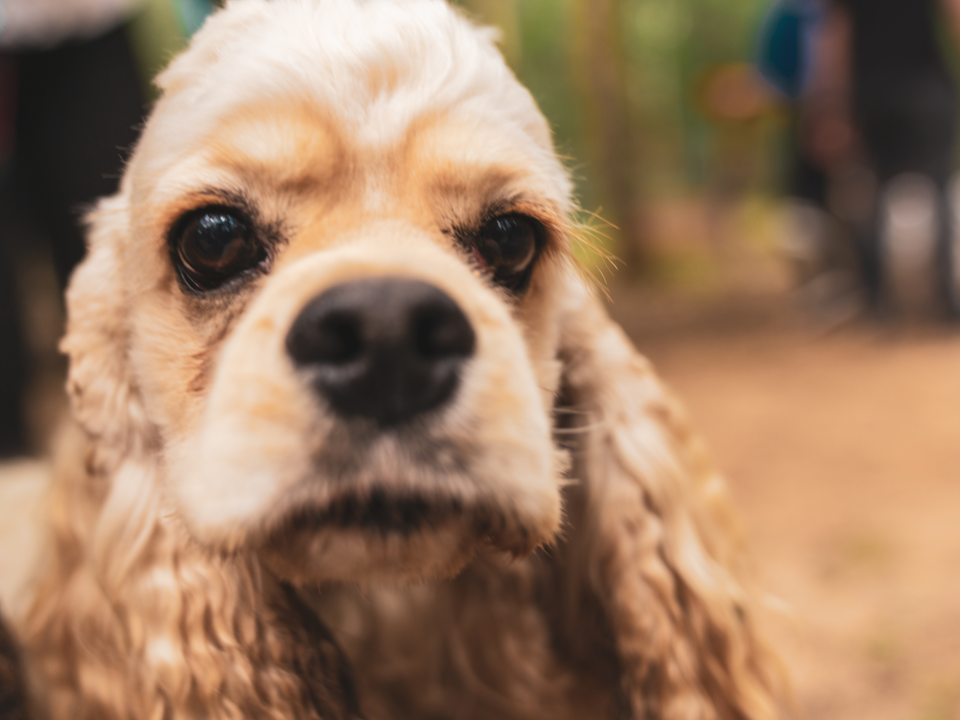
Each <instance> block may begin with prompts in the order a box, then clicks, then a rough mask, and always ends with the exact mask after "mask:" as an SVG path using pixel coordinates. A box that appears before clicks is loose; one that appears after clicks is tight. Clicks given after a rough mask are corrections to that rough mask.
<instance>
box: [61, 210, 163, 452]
mask: <svg viewBox="0 0 960 720" xmlns="http://www.w3.org/2000/svg"><path fill="white" fill-rule="evenodd" d="M87 222H88V223H89V228H90V231H89V233H88V238H87V257H86V259H85V260H84V262H83V263H82V264H81V265H80V266H79V267H78V268H77V270H76V272H75V273H74V274H73V276H72V278H71V280H70V286H69V288H68V289H67V296H66V300H67V332H66V335H65V336H64V338H63V340H62V341H61V343H60V350H61V351H62V352H63V353H65V354H66V355H67V357H68V358H69V359H70V371H69V374H68V376H67V393H68V395H69V397H70V403H71V408H72V410H73V417H74V418H75V419H76V420H77V421H78V422H79V423H80V425H81V426H82V427H83V429H84V430H85V431H86V432H87V433H88V434H89V435H90V437H91V438H93V439H94V440H96V447H97V450H98V451H99V452H100V453H108V454H109V455H110V457H109V458H107V457H104V458H101V460H102V461H104V462H109V461H110V460H111V459H112V461H113V462H114V463H115V462H116V461H117V460H118V459H119V458H123V457H129V456H131V455H142V452H143V450H144V449H145V446H146V445H148V444H150V443H151V440H152V436H153V432H152V429H151V427H150V423H149V421H148V419H147V416H146V414H145V413H144V410H143V407H142V403H141V401H140V397H139V394H138V393H137V389H136V387H135V386H134V384H133V382H132V380H131V378H130V374H129V369H128V364H127V355H126V354H127V349H128V341H127V338H128V336H129V332H128V329H127V327H126V317H127V313H126V312H125V311H124V308H125V306H126V302H127V298H126V297H124V294H123V290H122V288H123V287H124V284H123V283H122V282H120V281H119V278H118V273H119V272H120V270H119V265H118V258H117V253H118V252H119V249H120V247H122V240H123V238H125V237H126V236H127V234H128V232H129V231H128V227H129V222H130V217H129V205H128V201H127V197H126V195H125V194H124V193H119V194H117V195H114V196H113V197H110V198H105V199H103V200H101V201H100V203H99V204H98V205H97V207H96V209H95V210H94V211H93V212H92V213H90V215H89V216H88V217H87Z"/></svg>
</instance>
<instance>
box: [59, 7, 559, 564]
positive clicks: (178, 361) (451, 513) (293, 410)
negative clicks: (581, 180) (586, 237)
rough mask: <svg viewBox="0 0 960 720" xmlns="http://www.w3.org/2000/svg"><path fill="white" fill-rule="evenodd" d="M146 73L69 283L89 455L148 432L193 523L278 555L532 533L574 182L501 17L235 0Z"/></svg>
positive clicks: (403, 547)
mask: <svg viewBox="0 0 960 720" xmlns="http://www.w3.org/2000/svg"><path fill="white" fill-rule="evenodd" d="M159 83H160V85H161V87H162V89H163V91H164V93H163V97H162V98H161V100H160V101H159V103H158V104H157V106H156V108H155V110H154V111H153V113H152V115H151V117H150V119H149V121H148V122H147V125H146V128H145V130H144V133H143V136H142V138H141V140H140V142H139V144H138V146H137V148H136V151H135V153H134V156H133V158H132V160H131V161H130V164H129V166H128V167H127V169H126V172H125V175H124V178H123V182H122V186H121V191H120V193H119V194H118V195H117V196H115V197H113V198H110V199H108V200H106V201H104V202H102V203H101V205H100V207H99V208H98V210H97V211H96V212H95V213H94V214H93V215H92V232H91V243H90V254H89V256H88V258H87V260H86V261H85V263H84V264H83V266H82V267H81V268H80V269H79V270H78V272H77V274H76V276H75V278H74V279H73V282H72V285H71V288H70V291H69V296H68V302H69V316H70V320H69V327H68V335H67V338H66V340H65V341H64V348H65V350H66V351H67V352H68V354H69V355H70V359H71V373H70V391H71V395H72V399H73V403H74V410H75V413H76V415H77V417H78V418H79V420H80V421H81V423H82V424H83V425H84V426H85V427H86V429H87V430H88V432H90V433H91V434H92V435H93V436H94V437H96V438H97V439H98V442H99V444H100V445H101V446H102V448H101V453H102V455H103V456H104V457H106V456H112V457H113V462H122V460H123V458H127V457H131V456H139V457H150V458H157V460H156V462H158V463H159V465H160V473H159V476H160V477H161V478H162V482H161V492H162V494H163V496H164V497H165V502H167V503H168V506H169V508H170V510H171V512H172V514H173V515H175V516H176V517H177V518H179V520H181V521H182V524H183V526H184V527H186V529H187V530H188V531H189V533H190V535H191V536H192V537H193V538H194V539H195V540H197V541H198V542H200V543H201V544H203V545H205V546H207V547H209V548H211V549H213V550H217V551H226V552H232V551H246V550H252V551H255V552H259V553H262V554H263V556H264V557H265V558H267V560H268V562H269V563H270V564H271V565H272V566H273V567H274V568H275V569H276V570H277V571H278V572H279V573H280V574H281V575H282V576H285V577H288V578H290V579H294V580H306V579H341V580H342V579H366V578H369V577H373V576H376V577H383V576H394V577H397V578H405V577H433V576H440V575H444V574H449V573H451V572H454V571H455V570H456V569H457V568H459V567H460V566H461V565H462V564H463V563H464V562H465V561H466V560H467V559H468V558H469V557H470V555H471V554H472V553H473V551H474V550H475V549H476V548H477V547H478V546H480V545H482V544H485V543H488V544H490V545H492V546H494V547H496V548H500V549H502V550H505V551H508V552H511V553H514V554H523V553H525V552H528V551H529V550H531V549H532V548H533V547H535V546H536V545H538V544H540V543H543V542H546V541H548V540H549V539H550V538H551V537H552V535H553V533H554V532H555V531H556V529H557V527H558V525H559V523H560V514H561V510H560V484H561V481H560V477H561V475H562V467H561V465H562V460H561V459H560V457H559V456H558V452H557V450H556V449H555V447H554V445H553V443H552V441H551V429H550V420H549V418H550V411H551V407H552V403H553V397H554V392H555V391H556V388H557V384H558V381H559V377H558V376H559V368H558V363H557V361H556V359H555V358H556V352H557V342H558V340H557V337H558V328H557V324H558V320H557V312H556V307H557V305H558V297H557V296H558V295H559V294H560V293H561V292H562V287H563V285H564V284H565V283H566V282H567V279H568V278H569V277H570V272H569V268H568V259H567V242H568V228H567V217H568V212H569V190H570V188H569V183H568V179H567V175H566V173H565V171H564V169H563V167H562V166H561V164H560V163H559V161H558V160H557V158H556V156H555V154H554V152H553V149H552V145H551V139H550V132H549V128H548V126H547V124H546V122H545V121H544V119H543V117H542V116H541V114H540V113H539V111H538V110H537V108H536V105H535V103H534V101H533V100H532V98H531V97H530V95H529V93H528V92H527V91H526V90H525V89H523V88H522V87H521V86H520V85H519V83H518V82H517V81H516V80H515V78H514V77H513V75H512V74H511V73H510V71H509V70H508V69H507V67H506V66H505V64H504V62H503V60H502V59H501V57H500V55H499V54H498V52H497V51H496V49H495V47H494V45H493V41H492V38H491V34H490V33H489V32H487V31H484V30H480V29H477V28H475V27H473V26H472V25H471V24H470V23H469V22H467V21H466V20H465V19H463V18H462V17H460V16H459V15H458V14H457V13H456V12H455V11H453V10H452V9H451V8H449V7H448V6H447V5H446V4H445V3H444V2H442V1H441V0H405V1H404V2H398V1H397V0H366V1H364V2H360V1H358V0H234V1H233V2H231V3H230V4H229V5H228V7H227V8H226V9H225V10H224V11H222V12H220V13H219V14H217V15H215V16H214V17H212V18H211V19H210V20H209V21H208V22H207V24H206V25H205V26H204V28H203V29H202V30H201V31H200V32H199V33H198V35H197V36H196V37H195V39H194V40H193V43H192V45H191V47H190V48H189V50H188V51H187V52H185V53H184V54H183V55H182V56H180V57H179V58H178V59H177V60H175V61H174V63H173V64H172V65H171V67H170V68H169V69H168V70H167V71H166V72H165V73H164V74H163V75H162V76H161V78H160V81H159ZM111 453H112V455H111Z"/></svg>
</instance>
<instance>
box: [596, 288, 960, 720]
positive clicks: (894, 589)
mask: <svg viewBox="0 0 960 720" xmlns="http://www.w3.org/2000/svg"><path fill="white" fill-rule="evenodd" d="M631 308H632V306H631V304H630V302H629V301H628V302H627V303H624V304H622V305H618V307H617V308H616V310H615V314H617V315H619V316H620V317H621V319H622V320H623V322H624V324H625V325H626V326H627V327H628V330H629V331H630V332H631V334H632V335H633V336H634V337H635V339H636V341H637V342H638V345H640V346H641V347H642V348H643V350H644V351H645V352H646V353H647V354H648V355H649V356H650V357H651V358H652V359H653V360H654V362H655V364H656V365H657V367H658V368H659V370H660V372H661V374H662V375H663V376H664V377H665V378H666V380H667V381H668V382H669V383H670V384H671V385H672V386H673V387H674V388H675V389H676V390H677V391H678V393H679V394H680V395H681V397H682V398H683V399H684V401H685V402H686V404H687V406H688V408H689V410H690V413H691V415H692V416H693V419H694V422H695V423H696V424H697V426H698V427H699V428H700V429H701V430H702V432H703V434H704V435H705V437H706V438H707V441H708V444H709V446H710V447H711V448H712V449H713V452H714V455H715V457H716V459H717V461H718V462H719V464H720V466H721V467H722V468H723V469H724V471H725V472H726V474H727V475H728V478H729V481H730V485H731V487H732V490H733V494H734V497H735V500H736V502H737V504H738V505H739V508H740V510H741V513H742V516H743V519H744V524H745V526H746V529H747V532H748V536H749V538H750V541H751V544H752V549H753V553H754V556H755V561H756V565H757V569H758V572H759V575H760V577H761V578H762V582H763V583H764V584H765V586H766V587H767V588H769V589H770V591H771V592H772V593H774V594H775V595H776V596H778V597H779V598H781V599H782V600H783V601H784V602H785V603H786V604H787V606H788V607H789V608H790V610H789V613H788V614H785V615H780V616H779V617H777V616H773V619H772V620H771V625H772V628H773V632H774V635H775V637H776V639H777V642H778V644H779V645H780V647H781V649H782V650H783V652H784V655H785V657H786V660H787V663H788V665H789V666H790V668H791V671H792V673H793V676H794V685H795V689H796V695H797V700H798V706H799V714H800V716H801V717H802V718H810V719H816V720H834V719H837V720H839V719H841V718H843V719H844V720H860V719H864V718H870V719H872V720H886V719H887V718H890V719H893V718H896V719H897V720H947V719H948V718H950V719H955V718H960V335H957V334H946V333H943V332H936V331H930V330H927V331H925V332H919V331H914V332H912V333H905V332H903V331H891V330H889V329H886V330H878V329H876V328H873V329H870V328H864V327H860V328H855V329H853V330H846V331H844V332H842V333H832V334H829V335H820V336H814V335H812V334H811V333H810V332H809V331H808V330H805V329H803V328H802V327H801V326H800V325H799V324H797V323H793V324H791V323H790V322H786V323H785V322H783V321H782V320H778V321H776V322H771V321H770V319H769V316H768V317H766V319H762V320H760V321H758V322H755V323H751V322H747V323H745V326H739V327H733V328H727V329H726V330H724V331H722V332H721V331H717V330H716V329H715V327H712V326H711V322H710V318H709V317H708V318H701V319H700V320H694V321H693V322H688V323H686V326H683V323H681V327H680V328H678V327H676V325H675V324H671V323H666V324H663V323H660V324H659V325H657V324H656V323H653V324H652V325H651V323H649V322H647V320H645V318H644V316H643V311H642V310H641V311H639V313H637V312H631ZM664 328H668V329H666V330H665V329H664Z"/></svg>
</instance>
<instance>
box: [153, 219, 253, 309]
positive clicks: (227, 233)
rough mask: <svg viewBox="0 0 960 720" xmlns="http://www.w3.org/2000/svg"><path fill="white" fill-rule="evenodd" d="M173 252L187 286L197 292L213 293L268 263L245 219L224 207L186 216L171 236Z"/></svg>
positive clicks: (174, 259)
mask: <svg viewBox="0 0 960 720" xmlns="http://www.w3.org/2000/svg"><path fill="white" fill-rule="evenodd" d="M170 251H171V256H172V257H173V262H174V265H175V266H176V267H177V270H178V271H179V272H180V277H181V279H182V280H183V282H184V284H185V285H186V286H187V287H188V288H189V289H190V290H193V291H196V292H206V291H208V290H214V289H216V288H218V287H220V286H221V285H223V284H224V283H225V282H227V281H228V280H230V279H232V278H234V277H236V276H238V275H240V274H241V273H243V272H244V271H246V270H249V269H251V268H254V267H256V266H258V265H260V263H262V262H263V261H264V260H265V259H266V250H265V249H264V247H263V245H262V244H261V243H260V242H258V240H257V238H256V237H255V235H254V233H253V231H252V229H251V227H250V224H249V223H248V222H247V221H246V220H245V219H244V217H243V216H242V215H241V214H240V213H239V212H238V211H236V210H234V209H232V208H221V207H210V208H203V209H201V210H197V211H195V212H192V213H190V214H188V215H187V216H185V217H184V218H183V219H182V220H181V221H180V223H178V225H177V227H176V228H175V229H174V232H173V233H172V235H171V238H170Z"/></svg>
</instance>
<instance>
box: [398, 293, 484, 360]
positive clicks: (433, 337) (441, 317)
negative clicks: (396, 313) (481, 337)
mask: <svg viewBox="0 0 960 720" xmlns="http://www.w3.org/2000/svg"><path fill="white" fill-rule="evenodd" d="M413 337H414V344H415V347H416V351H417V353H418V354H419V355H420V356H421V357H422V358H424V359H425V360H443V359H446V358H466V357H469V356H470V355H472V354H473V350H474V344H475V343H476V338H475V336H474V333H473V328H471V327H470V323H468V322H467V319H466V318H465V317H464V316H463V313H462V312H460V309H459V308H458V307H457V306H456V305H454V304H453V303H452V302H451V303H449V304H447V303H443V304H431V305H427V306H423V307H421V308H420V309H419V312H418V313H417V317H416V318H415V319H414V321H413Z"/></svg>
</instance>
